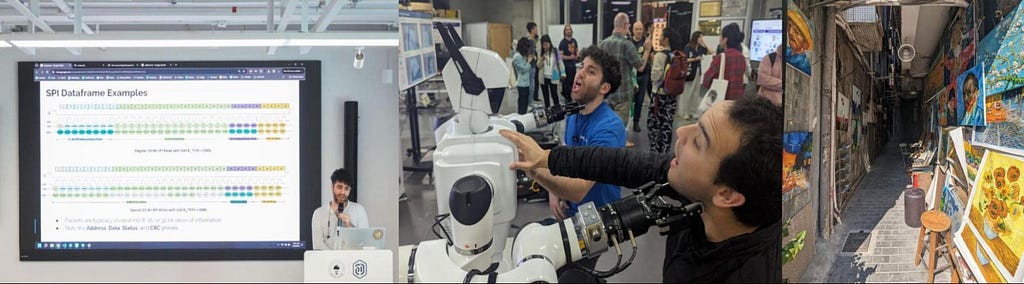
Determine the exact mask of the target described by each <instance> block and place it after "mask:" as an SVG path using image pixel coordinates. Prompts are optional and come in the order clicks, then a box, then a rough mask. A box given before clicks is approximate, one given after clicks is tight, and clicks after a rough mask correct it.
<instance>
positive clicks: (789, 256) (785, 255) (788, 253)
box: [782, 229, 807, 265]
mask: <svg viewBox="0 0 1024 284" xmlns="http://www.w3.org/2000/svg"><path fill="white" fill-rule="evenodd" d="M788 231H789V230H788V229H787V230H785V233H789V232H788ZM805 236H807V231H806V230H805V231H800V233H799V234H797V235H796V238H793V239H792V240H790V241H789V242H788V243H786V245H785V246H783V247H782V264H783V265H785V264H786V263H789V262H790V261H793V260H794V259H796V254H797V253H800V250H802V249H803V248H804V237H805Z"/></svg>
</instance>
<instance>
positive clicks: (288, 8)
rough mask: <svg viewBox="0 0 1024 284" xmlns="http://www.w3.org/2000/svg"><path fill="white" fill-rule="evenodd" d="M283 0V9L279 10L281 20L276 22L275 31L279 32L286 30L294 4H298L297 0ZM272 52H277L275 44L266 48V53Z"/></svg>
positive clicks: (272, 53)
mask: <svg viewBox="0 0 1024 284" xmlns="http://www.w3.org/2000/svg"><path fill="white" fill-rule="evenodd" d="M284 1H285V2H284V3H282V6H284V9H283V10H281V20H279V21H278V23H277V32H279V33H283V32H284V31H286V30H288V22H289V21H291V18H292V14H295V6H296V5H297V4H298V1H295V0H284ZM274 53H277V46H271V47H269V48H268V49H267V55H274Z"/></svg>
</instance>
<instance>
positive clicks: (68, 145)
mask: <svg viewBox="0 0 1024 284" xmlns="http://www.w3.org/2000/svg"><path fill="white" fill-rule="evenodd" d="M96 64H98V65H96ZM126 64H128V65H130V66H131V67H130V68H124V67H123V66H122V65H121V63H94V64H92V65H90V64H79V63H37V65H36V66H35V67H34V70H33V73H34V74H33V75H34V77H35V82H34V83H35V84H34V85H35V86H33V87H36V88H37V90H38V93H36V94H34V95H35V96H36V97H37V98H36V100H37V101H38V128H37V129H38V132H37V133H38V149H39V150H38V167H37V168H35V170H36V171H38V185H37V186H38V187H37V189H38V192H37V193H36V194H37V195H36V196H38V203H36V204H38V218H32V222H33V227H34V228H33V232H32V233H33V234H32V235H33V236H34V237H36V238H34V239H33V243H32V244H31V245H32V246H33V248H34V249H36V250H37V251H39V250H57V251H59V250H83V251H89V250H97V252H98V251H102V250H147V249H174V250H180V249H196V250H210V249H255V250H273V249H279V250H298V251H301V250H305V249H306V247H307V243H308V235H309V234H308V233H307V234H303V232H308V231H309V230H310V229H309V228H310V227H309V224H305V226H303V224H304V223H308V222H309V219H310V216H311V211H312V208H308V207H310V206H305V207H307V208H304V206H303V204H307V205H309V204H313V206H315V205H316V204H318V203H319V200H318V199H319V198H317V200H315V201H313V202H309V201H308V200H307V202H305V203H304V200H303V197H304V196H303V194H302V191H301V190H299V189H300V188H303V182H302V176H301V173H302V171H305V170H314V171H316V172H319V168H318V167H317V169H310V168H303V164H302V161H301V157H302V155H301V152H300V151H301V149H302V146H303V144H302V141H303V137H306V136H304V135H303V134H304V133H303V131H306V128H304V127H302V125H301V124H302V121H303V119H302V117H301V116H300V113H301V112H300V106H302V104H303V101H302V100H301V98H302V97H303V96H308V95H312V94H304V93H303V86H302V84H303V82H304V81H305V80H306V79H307V76H309V75H310V74H308V73H307V72H306V71H307V70H306V67H305V66H293V67H269V66H266V67H241V66H220V67H212V68H209V67H206V68H196V67H185V68H178V67H173V66H175V65H177V64H176V63H162V64H155V65H156V66H150V65H154V64H147V63H140V64H138V65H134V64H135V63H126ZM111 65H115V66H118V67H116V68H110V67H103V66H111ZM303 65H304V63H303ZM76 66H81V67H76ZM316 81H319V80H316ZM315 95H316V96H318V97H319V92H317V94H315ZM22 98H25V96H22ZM313 108H315V109H317V110H319V106H313ZM22 132H23V133H24V132H25V129H22ZM316 136H317V137H319V134H318V133H317V135H316ZM26 158H28V157H22V159H23V160H24V159H26ZM317 158H319V157H317ZM23 165H24V164H23ZM317 165H319V161H317ZM23 182H25V181H23ZM307 184H308V183H307ZM312 184H314V185H316V184H318V183H316V181H315V180H314V182H313V183H312ZM23 189H24V186H23ZM313 195H317V194H310V195H309V196H313ZM317 197H318V195H317ZM307 198H308V197H307ZM31 217H34V216H31ZM303 228H305V229H303ZM304 236H305V237H304Z"/></svg>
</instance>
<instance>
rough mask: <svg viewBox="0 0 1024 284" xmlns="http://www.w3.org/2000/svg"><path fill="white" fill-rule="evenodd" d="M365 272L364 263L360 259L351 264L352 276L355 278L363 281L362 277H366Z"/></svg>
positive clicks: (365, 266)
mask: <svg viewBox="0 0 1024 284" xmlns="http://www.w3.org/2000/svg"><path fill="white" fill-rule="evenodd" d="M366 270H367V265H366V262H365V261H363V260H362V259H360V260H356V262H355V263H353V264H352V275H353V276H355V277H356V278H359V279H363V277H366V272H367V271H366Z"/></svg>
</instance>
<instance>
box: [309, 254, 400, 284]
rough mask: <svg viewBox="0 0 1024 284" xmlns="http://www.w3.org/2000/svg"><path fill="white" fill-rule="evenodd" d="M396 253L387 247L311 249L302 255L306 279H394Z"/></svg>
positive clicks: (337, 280) (362, 280) (367, 280)
mask: <svg viewBox="0 0 1024 284" xmlns="http://www.w3.org/2000/svg"><path fill="white" fill-rule="evenodd" d="M392 256H393V253H392V252H391V251H390V250H386V249H365V250H310V251H306V253H305V254H304V255H303V259H302V266H303V270H304V273H303V275H304V276H303V280H304V281H305V282H387V283H391V282H394V278H395V272H394V263H392Z"/></svg>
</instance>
